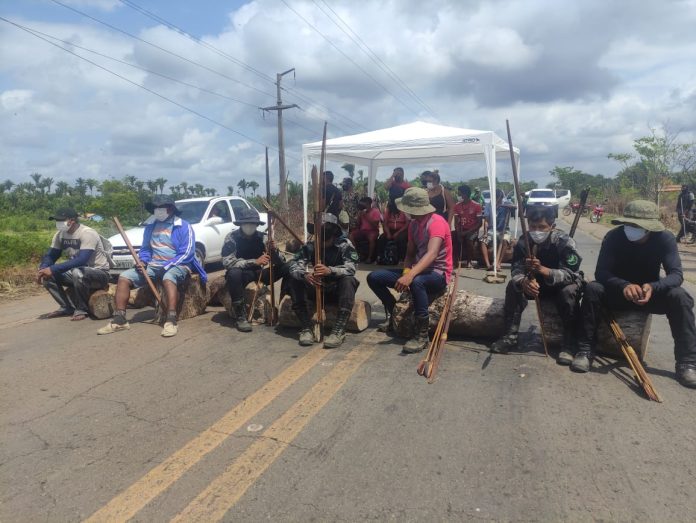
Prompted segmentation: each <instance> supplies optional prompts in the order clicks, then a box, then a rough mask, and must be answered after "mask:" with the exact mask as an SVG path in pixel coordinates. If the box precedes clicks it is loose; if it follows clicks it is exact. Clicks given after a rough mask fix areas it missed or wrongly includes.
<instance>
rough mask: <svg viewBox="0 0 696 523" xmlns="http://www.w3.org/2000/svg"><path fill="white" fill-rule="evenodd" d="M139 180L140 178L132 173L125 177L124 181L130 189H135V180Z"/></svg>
mask: <svg viewBox="0 0 696 523" xmlns="http://www.w3.org/2000/svg"><path fill="white" fill-rule="evenodd" d="M137 181H138V179H137V178H136V177H135V176H133V175H132V174H129V175H128V176H124V177H123V183H125V184H126V187H128V188H129V189H135V182H137Z"/></svg>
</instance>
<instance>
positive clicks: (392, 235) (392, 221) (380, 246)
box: [377, 199, 411, 263]
mask: <svg viewBox="0 0 696 523" xmlns="http://www.w3.org/2000/svg"><path fill="white" fill-rule="evenodd" d="M410 221H411V219H410V218H409V217H408V216H407V215H406V213H404V212H401V211H400V210H399V208H398V207H397V206H396V201H395V200H391V199H390V200H389V202H387V209H386V210H385V211H384V220H383V221H382V230H383V231H384V232H383V233H382V235H381V236H380V237H379V238H378V239H377V252H378V253H379V256H382V257H383V256H384V251H385V248H386V246H387V243H388V242H395V243H396V257H397V263H398V262H400V261H401V260H403V259H404V257H405V256H406V247H407V245H408V224H409V222H410Z"/></svg>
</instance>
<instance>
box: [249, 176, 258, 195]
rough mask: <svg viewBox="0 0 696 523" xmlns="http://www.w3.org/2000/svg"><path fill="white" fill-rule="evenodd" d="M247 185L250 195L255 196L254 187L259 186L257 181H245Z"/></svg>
mask: <svg viewBox="0 0 696 523" xmlns="http://www.w3.org/2000/svg"><path fill="white" fill-rule="evenodd" d="M247 187H248V188H249V189H251V191H252V196H256V189H258V188H259V184H258V183H257V182H255V181H253V180H252V181H250V182H249V183H247Z"/></svg>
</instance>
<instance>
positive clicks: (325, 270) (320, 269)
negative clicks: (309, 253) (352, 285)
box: [314, 263, 331, 278]
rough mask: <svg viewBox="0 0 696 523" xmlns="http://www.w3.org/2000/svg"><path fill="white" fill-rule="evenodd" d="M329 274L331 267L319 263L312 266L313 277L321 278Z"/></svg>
mask: <svg viewBox="0 0 696 523" xmlns="http://www.w3.org/2000/svg"><path fill="white" fill-rule="evenodd" d="M330 275H331V269H330V268H329V267H327V266H326V265H322V264H321V263H317V264H316V265H315V266H314V277H315V278H321V277H323V276H330Z"/></svg>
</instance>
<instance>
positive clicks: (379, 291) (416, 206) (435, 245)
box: [367, 187, 452, 353]
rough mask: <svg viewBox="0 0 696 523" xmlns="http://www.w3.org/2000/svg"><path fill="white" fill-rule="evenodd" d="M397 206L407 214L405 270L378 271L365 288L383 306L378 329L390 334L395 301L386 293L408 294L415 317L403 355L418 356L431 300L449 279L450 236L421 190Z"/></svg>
mask: <svg viewBox="0 0 696 523" xmlns="http://www.w3.org/2000/svg"><path fill="white" fill-rule="evenodd" d="M396 206H397V207H398V208H399V210H401V211H402V212H405V213H408V214H409V215H410V216H411V218H412V220H411V223H410V224H409V226H408V248H407V252H406V261H405V264H404V267H405V268H404V270H403V271H401V270H394V269H381V270H378V271H374V272H371V273H370V274H369V275H368V276H367V284H368V285H369V286H370V289H372V291H373V292H374V293H375V294H376V295H377V297H378V298H379V299H380V300H381V302H382V304H383V305H384V311H385V313H386V315H387V321H386V322H384V323H383V324H382V325H380V327H379V329H380V330H381V331H383V332H392V331H393V312H394V306H395V305H396V299H395V298H394V296H393V295H392V293H391V292H390V291H389V289H390V288H392V289H396V290H397V291H398V292H404V291H409V292H410V293H411V297H412V299H413V309H414V313H415V329H414V331H415V333H414V335H413V337H412V338H411V339H410V340H408V341H407V342H406V344H405V345H404V346H403V348H402V351H403V352H405V353H414V352H420V351H422V350H423V349H425V348H426V347H427V346H428V343H429V341H430V340H429V338H428V328H429V325H430V320H429V316H428V314H429V313H428V306H429V305H430V297H432V296H434V295H436V294H438V293H440V292H442V291H444V290H445V288H446V287H447V284H448V283H449V281H450V278H451V276H452V235H451V233H450V228H449V225H448V224H447V222H446V221H445V219H444V218H443V217H442V216H440V215H438V214H436V213H435V208H434V207H433V206H432V205H431V204H430V201H429V199H428V193H427V191H425V190H424V189H420V188H417V187H411V188H410V189H407V190H406V192H405V193H404V196H403V198H399V199H397V200H396Z"/></svg>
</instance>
